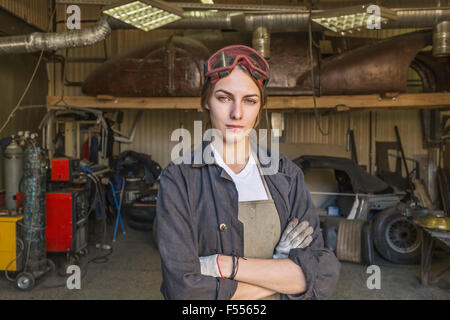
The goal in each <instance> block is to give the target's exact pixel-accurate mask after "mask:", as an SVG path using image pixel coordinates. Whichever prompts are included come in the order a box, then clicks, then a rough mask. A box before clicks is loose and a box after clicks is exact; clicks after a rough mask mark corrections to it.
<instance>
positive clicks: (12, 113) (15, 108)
mask: <svg viewBox="0 0 450 320" xmlns="http://www.w3.org/2000/svg"><path fill="white" fill-rule="evenodd" d="M55 13H56V6H55V8H54V9H53V13H52V15H51V16H50V21H49V23H48V28H47V33H48V32H50V28H51V26H52V21H53V17H54V16H55ZM43 55H44V49H42V50H41V53H40V55H39V59H38V61H37V63H36V66H35V67H34V71H33V73H32V75H31V78H30V80H29V81H28V84H27V86H26V87H25V90H24V92H23V93H22V96H21V97H20V99H19V101H18V102H17V105H16V106H15V107H14V109H12V111H11V112H10V114H9V115H8V118H7V119H6V121H5V122H4V123H3V125H2V127H1V128H0V133H1V132H2V131H3V130H4V129H5V127H6V126H7V125H8V123H9V121H11V119H12V118H13V117H14V114H15V113H16V111H17V110H18V109H19V108H20V104H21V103H22V100H23V99H24V98H25V96H26V94H27V93H28V90H29V89H30V86H31V83H32V82H33V80H34V77H35V76H36V73H37V70H38V68H39V66H40V64H41V61H42V57H43Z"/></svg>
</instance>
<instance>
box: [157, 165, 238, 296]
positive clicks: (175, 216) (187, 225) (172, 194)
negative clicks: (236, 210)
mask: <svg viewBox="0 0 450 320" xmlns="http://www.w3.org/2000/svg"><path fill="white" fill-rule="evenodd" d="M156 215H157V216H156V219H157V224H156V226H157V228H156V229H157V243H158V249H159V252H160V256H161V269H162V276H163V283H162V285H161V292H162V294H163V296H164V298H165V299H175V300H184V299H193V300H194V299H202V300H214V299H219V300H227V299H230V298H231V297H232V295H233V294H234V292H235V291H236V288H237V282H236V281H234V280H229V279H221V278H215V277H210V276H204V275H202V274H201V272H200V262H199V254H198V243H197V227H196V225H195V223H194V220H193V217H192V212H191V210H190V205H189V197H188V192H187V184H186V180H185V179H184V177H183V174H182V172H181V169H180V167H179V166H176V165H173V164H171V165H169V166H168V167H167V168H166V169H164V171H163V173H162V174H161V177H160V185H159V191H158V201H157V208H156Z"/></svg>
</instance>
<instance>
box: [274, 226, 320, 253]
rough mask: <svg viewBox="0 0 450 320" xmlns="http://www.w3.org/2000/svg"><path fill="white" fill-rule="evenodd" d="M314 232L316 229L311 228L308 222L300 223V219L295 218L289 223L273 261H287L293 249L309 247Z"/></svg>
mask: <svg viewBox="0 0 450 320" xmlns="http://www.w3.org/2000/svg"><path fill="white" fill-rule="evenodd" d="M313 232H314V229H313V228H312V227H310V226H309V222H308V221H306V220H305V221H302V222H300V223H299V221H298V219H297V218H294V219H292V220H291V221H289V223H288V225H287V227H286V229H284V232H283V234H282V235H281V238H280V241H279V242H278V244H277V246H276V248H275V254H274V255H273V259H287V258H288V255H289V251H291V249H294V248H306V247H307V246H309V244H310V243H311V241H312V236H311V235H312V233H313Z"/></svg>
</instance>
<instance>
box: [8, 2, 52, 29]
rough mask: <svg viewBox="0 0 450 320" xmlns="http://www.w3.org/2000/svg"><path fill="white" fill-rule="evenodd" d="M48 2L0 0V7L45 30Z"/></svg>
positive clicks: (48, 11)
mask: <svg viewBox="0 0 450 320" xmlns="http://www.w3.org/2000/svg"><path fill="white" fill-rule="evenodd" d="M50 4H51V1H50V0H0V7H2V8H4V9H6V10H8V11H9V12H11V13H12V14H14V15H15V16H17V17H19V18H20V19H22V20H24V21H25V22H27V23H29V24H31V25H33V26H35V27H38V28H39V29H41V30H47V27H48V21H49V16H50V10H51V9H50Z"/></svg>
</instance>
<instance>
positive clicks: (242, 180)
mask: <svg viewBox="0 0 450 320" xmlns="http://www.w3.org/2000/svg"><path fill="white" fill-rule="evenodd" d="M211 149H212V151H213V154H214V159H215V160H216V163H217V164H218V165H219V166H221V167H222V168H223V169H224V170H225V171H226V172H227V173H228V174H229V176H230V177H231V179H233V182H234V184H235V185H236V189H237V192H238V195H239V202H244V201H256V200H268V199H269V198H268V197H267V192H266V189H265V188H264V184H263V181H262V178H261V175H260V174H259V170H258V166H257V165H256V161H255V159H254V158H253V154H252V153H251V152H250V157H249V159H248V162H247V164H246V165H245V167H244V169H242V170H241V171H240V172H239V173H238V174H236V173H234V171H233V170H231V169H230V167H228V166H227V165H226V163H225V162H224V161H223V159H222V156H221V155H220V154H219V153H218V152H216V150H215V149H214V147H213V146H212V144H211Z"/></svg>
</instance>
